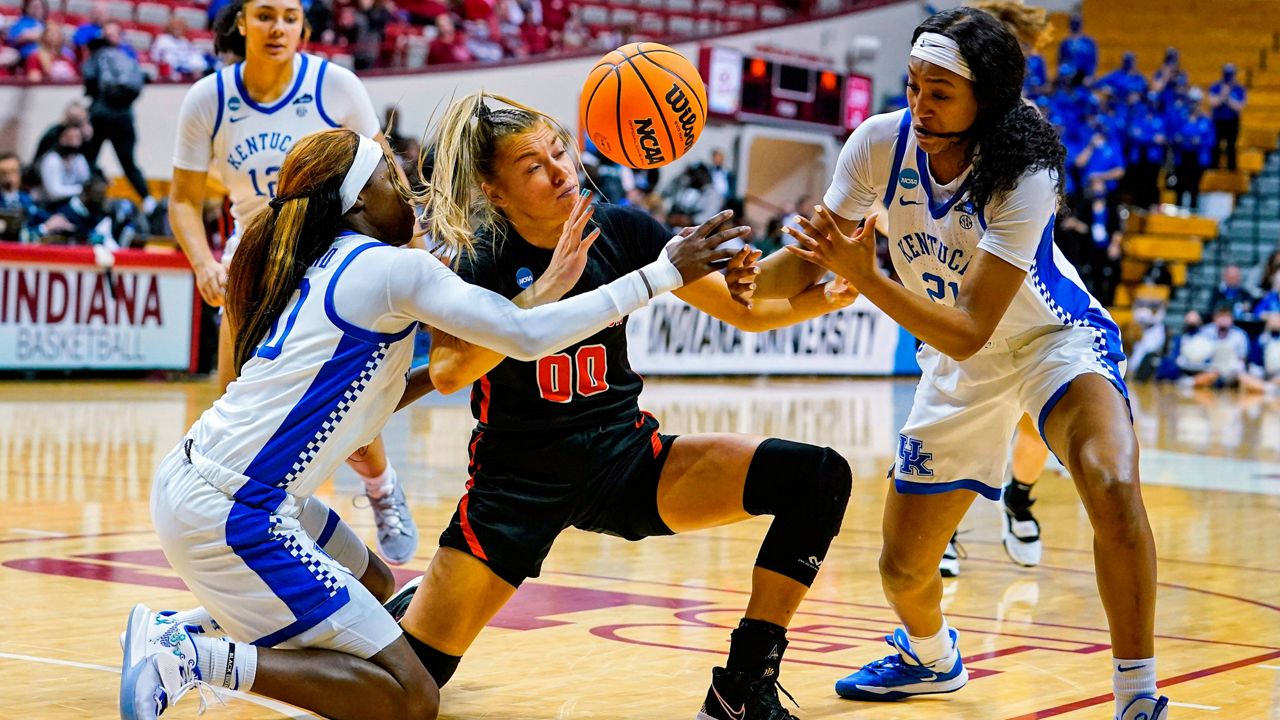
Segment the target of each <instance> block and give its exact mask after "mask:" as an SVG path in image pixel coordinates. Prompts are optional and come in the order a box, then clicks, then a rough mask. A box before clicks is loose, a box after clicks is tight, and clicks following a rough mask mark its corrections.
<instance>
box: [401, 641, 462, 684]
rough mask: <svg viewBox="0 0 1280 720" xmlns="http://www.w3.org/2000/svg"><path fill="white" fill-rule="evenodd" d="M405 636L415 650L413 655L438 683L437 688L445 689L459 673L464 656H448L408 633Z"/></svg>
mask: <svg viewBox="0 0 1280 720" xmlns="http://www.w3.org/2000/svg"><path fill="white" fill-rule="evenodd" d="M404 636H405V639H407V640H408V641H409V647H411V648H413V654H414V655H417V656H418V660H419V661H421V662H422V666H423V667H425V668H426V669H427V673H428V674H429V675H431V679H433V680H435V681H436V687H438V688H442V687H444V686H445V683H447V682H449V679H450V678H452V677H453V674H454V673H455V672H457V670H458V663H460V662H462V656H461V655H446V654H444V653H442V652H440V651H439V650H437V649H435V648H433V647H431V646H430V645H428V644H426V643H424V642H422V641H421V640H419V639H418V638H416V637H414V636H412V635H410V634H409V633H407V632H406V633H405V634H404Z"/></svg>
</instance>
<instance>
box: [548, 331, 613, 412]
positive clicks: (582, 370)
mask: <svg viewBox="0 0 1280 720" xmlns="http://www.w3.org/2000/svg"><path fill="white" fill-rule="evenodd" d="M608 372H609V359H608V356H607V355H605V350H604V346H603V345H583V346H582V347H580V348H578V351H577V352H576V353H574V355H573V357H572V358H571V357H569V354H568V353H556V354H555V355H547V356H546V357H543V358H539V359H538V394H539V395H541V396H542V399H543V400H547V401H548V402H554V403H567V402H571V401H572V400H573V396H574V392H575V390H576V391H577V395H578V396H579V397H590V396H592V395H598V394H600V393H602V392H604V391H605V390H608V389H609V383H608V381H606V380H605V375H607V374H608ZM575 377H576V380H577V384H576V388H575V383H574V380H575Z"/></svg>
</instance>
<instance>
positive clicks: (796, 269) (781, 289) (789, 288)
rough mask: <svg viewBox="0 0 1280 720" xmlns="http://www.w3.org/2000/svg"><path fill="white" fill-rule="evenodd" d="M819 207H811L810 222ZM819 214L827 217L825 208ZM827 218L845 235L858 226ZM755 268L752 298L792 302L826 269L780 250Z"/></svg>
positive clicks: (856, 223) (854, 223) (832, 215)
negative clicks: (822, 213)
mask: <svg viewBox="0 0 1280 720" xmlns="http://www.w3.org/2000/svg"><path fill="white" fill-rule="evenodd" d="M819 207H821V206H818V205H815V206H814V207H813V215H812V216H811V217H810V218H809V220H810V221H813V220H814V219H816V218H817V213H818V208H819ZM823 210H824V211H826V212H829V213H830V211H829V210H826V208H823ZM830 215H831V217H832V218H834V219H835V220H836V223H837V224H838V225H839V226H840V229H841V230H843V231H844V232H845V234H853V232H854V230H856V229H857V227H858V223H859V222H860V221H859V220H848V219H846V218H842V217H840V216H838V215H836V214H835V213H830ZM759 265H760V273H759V274H758V275H757V276H756V288H755V291H754V294H753V297H754V298H755V299H758V300H769V299H791V298H795V297H796V296H797V295H800V294H801V293H804V292H808V291H809V289H810V288H812V287H813V286H814V285H815V284H816V283H817V282H818V280H820V279H822V276H823V275H825V274H826V272H827V269H826V268H824V267H822V266H820V265H817V264H815V263H811V262H808V261H807V260H805V259H804V258H801V257H799V256H797V255H794V254H792V253H789V252H785V251H783V250H779V251H777V252H775V253H773V254H772V255H770V256H769V257H767V258H765V259H763V260H761V261H760V263H759Z"/></svg>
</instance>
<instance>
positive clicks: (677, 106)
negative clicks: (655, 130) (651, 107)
mask: <svg viewBox="0 0 1280 720" xmlns="http://www.w3.org/2000/svg"><path fill="white" fill-rule="evenodd" d="M666 101H667V107H669V108H671V112H673V113H676V115H677V116H678V117H679V119H680V132H681V134H682V135H683V137H684V149H685V150H688V149H689V148H691V147H693V141H694V140H695V139H696V138H695V136H694V133H695V132H696V130H697V129H698V127H699V123H698V116H697V114H696V113H694V112H693V108H692V107H690V106H689V98H688V96H686V95H685V94H684V91H683V90H681V89H680V86H679V85H674V84H673V85H672V86H671V89H670V90H668V91H667V97H666Z"/></svg>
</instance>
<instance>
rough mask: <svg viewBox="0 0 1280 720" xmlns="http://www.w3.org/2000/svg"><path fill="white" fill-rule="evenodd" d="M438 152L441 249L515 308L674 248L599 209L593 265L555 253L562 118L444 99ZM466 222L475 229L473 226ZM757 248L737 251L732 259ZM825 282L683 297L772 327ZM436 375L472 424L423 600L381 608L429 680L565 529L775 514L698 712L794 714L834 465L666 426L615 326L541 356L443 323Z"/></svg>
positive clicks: (837, 494) (627, 213)
mask: <svg viewBox="0 0 1280 720" xmlns="http://www.w3.org/2000/svg"><path fill="white" fill-rule="evenodd" d="M491 103H492V104H494V105H499V104H501V105H505V107H503V106H501V105H499V107H497V108H491V107H490V104H491ZM434 145H435V170H434V172H433V174H432V185H431V201H430V206H431V213H432V216H431V219H432V237H433V238H434V239H435V240H436V241H437V242H441V243H443V244H445V245H447V246H448V247H449V248H451V250H452V251H453V256H454V257H455V258H457V262H458V268H459V274H460V275H461V276H462V277H463V278H465V279H467V280H469V281H471V282H474V283H476V284H478V285H480V286H481V287H487V288H489V289H491V290H494V291H496V292H498V293H499V294H501V295H504V296H506V297H511V298H515V301H516V303H517V304H522V305H539V304H542V303H546V302H551V301H553V300H556V299H558V298H560V297H564V296H578V295H580V294H581V293H586V292H590V291H591V289H592V288H595V287H598V286H600V285H602V284H604V283H608V282H611V281H614V280H615V278H617V277H619V276H621V275H623V274H624V273H626V272H628V271H631V270H633V269H634V268H637V267H641V266H644V265H645V264H647V263H650V262H652V261H653V259H654V258H655V257H657V256H658V255H660V254H661V252H662V247H663V245H664V244H665V243H666V242H667V239H666V233H665V232H664V230H663V228H662V226H661V225H660V224H659V223H658V222H657V221H655V220H654V219H652V218H651V217H649V216H648V215H645V214H644V213H642V212H640V211H638V210H634V209H630V208H623V207H617V206H611V205H602V206H599V207H596V208H595V209H594V215H593V216H592V217H591V224H592V226H593V228H594V230H593V232H596V233H599V239H598V240H596V242H595V244H594V245H593V246H592V247H591V252H590V254H589V255H588V256H586V257H584V258H582V262H584V263H585V269H583V268H582V267H581V266H571V265H569V264H567V263H564V262H562V259H561V258H557V257H556V254H555V253H554V252H553V249H554V248H555V247H556V242H557V240H556V239H557V237H559V235H560V233H561V229H560V228H561V227H562V226H564V225H565V223H566V222H567V221H569V220H570V219H571V213H572V210H573V207H574V204H573V198H574V197H575V195H576V194H577V193H578V178H579V172H580V168H579V165H578V162H577V160H576V158H575V156H574V155H573V154H572V153H571V151H570V148H571V147H572V139H571V138H570V136H569V135H568V133H566V132H565V131H564V130H563V128H562V126H561V125H560V124H559V123H557V122H556V121H555V120H553V119H551V118H549V117H547V116H545V115H543V114H541V113H539V112H537V111H535V110H533V109H531V108H528V107H526V106H524V105H520V104H518V103H516V102H514V101H512V100H508V99H506V98H501V97H498V96H493V95H485V94H483V93H477V94H473V95H470V96H468V97H466V98H463V99H462V100H460V101H457V102H455V103H454V104H453V105H452V106H451V107H450V108H449V109H448V110H447V111H446V113H445V115H444V117H443V118H442V121H441V124H440V126H439V127H438V129H437V134H436V141H435V143H434ZM477 215H478V216H479V217H480V218H482V221H481V222H480V223H478V224H476V225H473V224H472V221H471V218H472V217H475V216H477ZM729 217H730V213H727V212H725V213H720V214H719V215H717V216H716V218H715V219H714V220H713V222H717V221H721V220H727V219H728V218H729ZM747 230H748V229H747V228H739V229H738V231H739V232H737V233H736V234H737V235H739V236H741V235H743V234H745V232H746V231H747ZM753 252H754V251H750V250H747V249H744V250H743V251H741V252H739V253H738V254H737V255H736V256H735V258H734V259H733V261H732V263H733V264H742V263H743V262H745V261H747V260H748V258H749V257H751V254H752V253H753ZM569 267H571V268H572V269H571V271H568V272H566V268H569ZM579 275H581V280H578V276H579ZM827 290H828V289H827V288H825V287H824V286H814V287H809V288H806V289H805V290H804V291H803V292H802V293H799V294H798V296H797V297H795V298H793V299H791V300H790V301H785V300H776V301H768V302H765V301H762V302H757V303H755V304H754V306H752V307H751V308H748V307H746V306H744V305H738V304H736V303H735V302H734V301H733V299H732V298H731V297H730V295H729V291H728V288H727V287H726V285H725V280H724V277H723V276H722V275H720V274H719V273H714V274H712V275H710V276H708V277H706V278H704V279H702V280H700V281H698V282H696V283H692V284H689V285H687V286H685V287H683V288H682V289H681V290H679V291H678V293H677V294H678V296H679V297H680V298H681V299H683V300H685V301H686V302H688V303H690V304H692V305H693V306H695V307H697V308H700V309H702V310H703V311H705V312H707V313H709V314H711V315H713V316H715V317H717V318H719V319H721V320H724V321H726V322H728V323H731V324H733V325H735V326H737V327H741V328H745V329H750V330H765V329H768V328H771V327H778V326H781V325H786V324H791V323H794V322H797V321H800V320H803V319H806V318H810V317H814V316H817V315H820V314H822V313H826V312H828V311H830V310H832V309H834V308H838V307H842V306H843V305H845V304H847V303H848V302H851V296H850V295H848V294H847V293H844V292H832V293H831V294H830V296H829V295H828V292H827ZM436 327H439V326H436ZM451 336H452V337H451ZM429 367H430V368H431V376H432V380H433V382H434V383H435V385H436V387H437V388H438V389H440V390H441V391H442V392H452V391H453V390H456V389H459V388H462V387H465V386H467V385H470V384H472V383H474V385H473V387H472V396H471V408H472V413H473V414H474V415H475V418H476V420H477V421H478V422H477V425H476V428H475V430H474V431H473V433H472V436H471V442H470V445H469V447H468V449H469V451H470V459H471V463H470V468H469V469H470V478H469V479H468V481H467V493H466V495H465V496H464V497H463V498H462V500H461V502H460V503H459V504H458V509H457V512H456V513H455V514H454V516H453V520H452V521H451V523H450V524H449V526H448V528H447V529H446V530H445V531H444V533H443V534H442V536H441V538H440V546H441V547H440V550H439V551H438V552H437V553H436V555H435V557H434V558H433V559H432V561H431V564H430V566H429V567H428V569H427V572H426V575H425V576H424V578H423V580H422V585H421V592H416V594H415V588H412V587H410V588H408V589H406V590H405V591H403V592H402V593H401V595H400V596H398V597H397V598H396V599H393V601H392V603H391V604H390V605H389V608H390V609H391V610H392V614H393V615H397V614H403V619H402V626H403V627H404V629H405V631H406V633H407V634H408V636H409V638H410V643H411V644H412V645H413V647H414V649H415V650H416V651H417V652H418V654H419V657H420V658H421V659H422V661H423V664H425V665H426V667H427V670H428V671H429V672H430V673H431V675H432V677H433V678H435V680H436V682H437V684H438V685H441V686H443V685H444V684H445V683H447V682H448V681H449V679H450V677H452V675H453V673H454V671H455V670H456V668H457V666H458V663H459V661H460V660H461V656H462V654H463V653H464V652H466V650H467V648H468V647H470V645H471V643H472V641H474V640H475V638H476V636H477V634H478V633H479V632H480V630H481V628H483V627H484V626H485V624H486V623H487V622H488V621H489V620H490V619H491V618H492V617H493V616H494V615H495V614H496V613H497V612H498V611H499V610H500V609H501V608H502V606H503V605H504V604H505V603H506V602H507V601H508V600H509V599H510V598H511V596H512V594H514V593H515V591H516V588H517V587H518V586H519V585H520V584H521V583H522V582H523V581H524V580H525V579H526V578H530V577H537V576H538V574H539V572H540V570H541V567H542V561H543V559H544V558H545V557H546V556H547V553H548V552H549V551H550V550H551V546H552V544H553V543H554V542H555V540H556V537H557V536H559V535H560V534H561V533H562V532H563V531H564V530H566V529H567V528H570V527H576V528H579V529H582V530H587V531H590V532H600V533H607V534H611V535H617V536H620V537H622V538H626V539H628V540H639V539H641V538H645V537H651V536H657V535H670V534H673V533H680V532H689V531H692V530H697V529H700V528H707V527H715V526H719V525H725V524H729V523H734V522H738V521H741V520H746V519H747V518H749V517H751V516H753V515H773V517H774V520H773V525H772V527H771V528H770V530H769V532H768V534H767V535H766V536H765V539H764V543H763V545H762V546H761V548H760V553H759V556H758V557H757V560H756V565H755V569H754V570H753V572H752V594H751V600H750V601H749V603H748V605H747V610H746V614H745V617H744V618H743V619H742V621H741V622H740V623H739V625H738V627H737V629H736V630H734V631H733V638H732V644H731V645H730V650H729V659H728V662H727V667H726V668H715V669H714V670H713V671H712V681H711V687H710V688H709V689H708V691H707V697H706V703H705V704H704V705H703V707H702V710H701V712H700V713H699V715H698V717H700V718H703V719H704V720H721V719H726V718H734V719H735V720H743V719H744V718H747V719H749V720H788V719H789V718H791V717H792V716H791V715H790V714H789V713H787V712H786V711H785V710H784V709H783V708H782V706H781V705H780V704H779V701H778V695H777V692H778V690H777V688H778V685H777V680H778V671H779V665H780V663H781V660H782V656H783V653H784V652H785V650H786V647H787V639H786V628H787V625H788V623H789V622H790V620H791V617H792V615H793V614H794V613H795V611H796V607H797V606H798V605H799V604H800V601H801V599H802V598H803V597H804V595H805V592H806V591H807V590H808V588H809V585H810V584H811V583H812V582H813V580H814V577H815V576H816V574H817V572H818V569H819V568H820V567H821V566H822V560H823V558H824V557H825V556H826V553H827V549H828V547H829V546H830V544H831V540H832V538H833V537H834V536H835V535H836V533H837V532H838V531H839V529H840V524H841V521H842V520H843V517H844V509H845V505H846V503H847V501H848V498H849V491H850V482H851V475H850V470H849V466H848V464H847V463H846V462H845V461H844V459H843V458H841V457H840V456H839V455H838V454H837V453H836V452H835V451H833V450H831V449H829V448H819V447H814V446H811V445H804V444H801V443H794V442H789V441H786V440H779V439H776V438H768V439H766V438H762V437H755V436H748V435H730V434H717V435H710V434H707V435H692V436H682V437H676V436H672V435H664V434H662V433H660V432H659V431H658V421H657V420H656V419H654V417H653V416H651V415H649V414H647V413H644V412H642V411H641V410H640V408H639V407H638V405H637V402H636V398H637V396H638V395H639V394H640V390H641V387H642V384H643V381H642V379H641V377H640V376H639V375H638V374H637V373H635V372H634V371H633V370H632V369H631V367H630V365H629V363H628V360H627V340H626V323H625V321H624V322H619V323H617V324H615V325H613V326H610V327H609V328H607V329H605V330H602V331H601V332H599V333H597V334H595V335H593V336H591V337H589V338H585V339H582V340H580V341H579V342H577V343H575V344H573V345H570V346H568V347H566V348H564V349H563V350H560V351H559V352H557V353H555V354H552V355H548V356H546V357H542V358H539V359H537V360H536V361H535V362H530V361H529V360H528V359H525V358H518V357H510V356H509V355H508V354H507V353H504V352H502V351H500V350H498V351H494V350H489V349H485V348H482V347H478V346H476V345H473V344H470V343H467V342H465V341H464V340H460V339H458V338H457V337H456V334H455V333H453V332H452V331H450V330H449V329H448V328H444V327H439V329H438V331H436V332H435V334H434V335H433V338H432V347H431V363H430V366H429ZM410 598H412V600H411V602H407V601H409V599H410ZM405 605H407V611H406V608H405Z"/></svg>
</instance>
